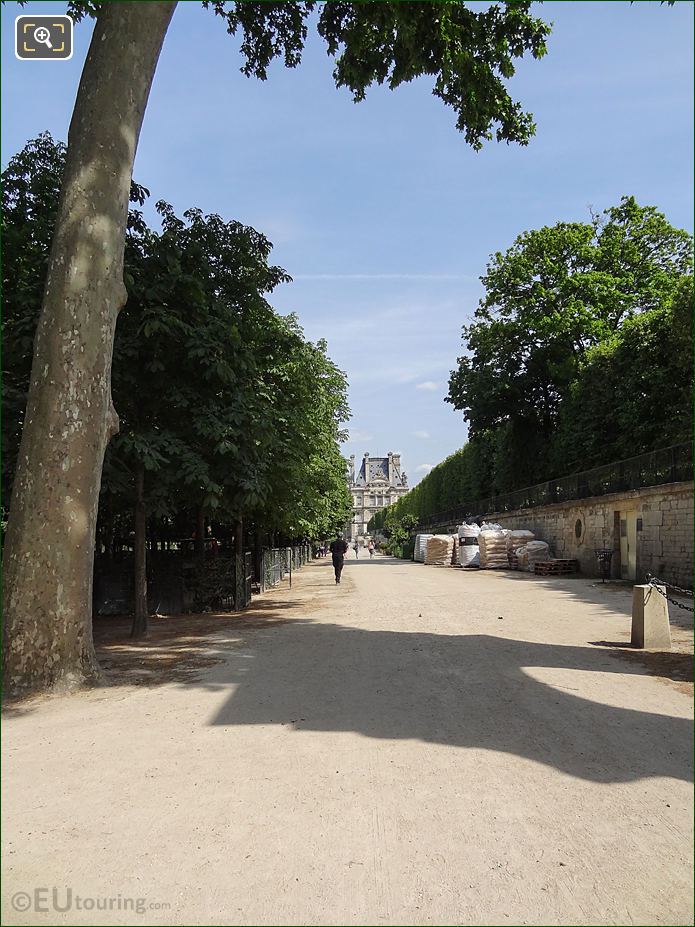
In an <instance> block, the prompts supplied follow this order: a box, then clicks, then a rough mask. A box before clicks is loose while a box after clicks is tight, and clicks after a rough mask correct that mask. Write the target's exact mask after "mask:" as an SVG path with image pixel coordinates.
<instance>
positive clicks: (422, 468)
mask: <svg viewBox="0 0 695 927" xmlns="http://www.w3.org/2000/svg"><path fill="white" fill-rule="evenodd" d="M430 470H434V464H420V465H419V466H417V467H415V472H416V473H429V472H430Z"/></svg>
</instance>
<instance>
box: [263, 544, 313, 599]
mask: <svg viewBox="0 0 695 927" xmlns="http://www.w3.org/2000/svg"><path fill="white" fill-rule="evenodd" d="M310 557H311V548H310V547H309V545H308V544H299V545H297V546H294V547H270V548H265V549H264V550H263V565H262V571H261V583H260V588H261V592H263V591H264V590H265V589H270V588H272V587H273V586H277V585H278V584H279V583H281V582H282V580H283V579H284V578H285V576H286V575H287V574H288V573H290V571H291V570H298V569H299V568H300V567H302V566H303V565H304V564H305V563H306V562H307V560H309V559H310Z"/></svg>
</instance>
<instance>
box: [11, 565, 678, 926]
mask: <svg viewBox="0 0 695 927" xmlns="http://www.w3.org/2000/svg"><path fill="white" fill-rule="evenodd" d="M343 577H344V578H343V582H342V584H341V586H340V587H336V586H335V585H334V584H333V582H332V571H331V567H330V562H329V561H317V562H314V563H312V564H309V565H308V566H307V567H305V568H304V569H303V570H302V571H301V572H300V573H298V574H296V575H295V576H294V578H293V588H292V590H289V589H288V588H287V585H286V584H285V585H284V586H283V587H282V588H281V589H279V590H276V591H275V592H272V593H267V594H266V595H265V596H262V597H261V598H260V599H259V600H258V601H257V603H256V604H255V606H254V609H253V610H252V611H251V612H250V613H246V614H245V615H244V617H243V618H231V619H230V618H220V619H217V620H218V621H219V624H216V623H215V619H213V620H212V621H210V620H208V623H207V624H206V625H205V628H206V629H209V630H206V637H205V640H204V645H205V646H204V648H203V656H204V657H205V660H204V661H203V662H201V664H200V665H199V666H198V668H197V669H196V670H195V671H192V672H191V673H190V674H188V676H186V675H185V674H184V675H181V674H178V675H176V676H172V675H171V674H169V675H167V670H166V669H165V670H164V671H163V672H160V674H159V676H158V677H157V678H156V679H154V678H153V679H152V681H151V684H149V685H130V684H129V685H123V684H121V685H115V686H111V687H108V688H101V689H97V690H94V691H92V692H89V693H86V694H81V695H77V696H74V697H70V698H63V699H51V700H43V701H35V702H33V703H29V704H26V705H24V706H20V707H18V708H16V709H15V710H11V711H9V712H8V713H7V714H6V717H5V721H4V734H5V736H4V738H3V753H4V771H5V782H4V788H5V801H4V812H5V816H6V822H5V826H4V828H3V842H4V870H5V872H4V893H3V894H4V905H5V907H4V911H3V918H2V922H3V923H4V924H138V923H142V924H201V925H202V924H220V925H221V924H244V925H254V924H258V925H276V924H288V925H289V924H292V925H295V924H296V925H300V924H307V925H314V924H316V925H340V924H356V925H360V924H393V925H410V924H433V925H438V924H439V925H444V924H446V925H449V924H452V925H454V924H481V925H485V924H512V925H513V924H538V925H541V924H650V925H651V924H690V923H692V920H693V910H692V899H693V886H692V756H693V745H692V701H691V697H690V693H691V691H692V687H691V686H690V685H689V684H688V683H687V682H684V681H683V678H684V673H685V670H687V666H688V665H689V666H690V668H691V669H692V664H691V663H689V662H688V661H689V658H688V657H687V656H686V655H685V654H686V652H687V651H688V648H689V646H690V645H691V642H692V633H690V632H688V631H687V630H686V627H685V623H683V626H682V628H680V629H675V637H676V642H677V649H678V650H679V651H681V652H680V653H675V654H672V655H658V654H657V655H650V654H638V653H635V652H632V651H630V650H627V649H625V647H624V644H625V642H626V641H627V640H629V608H630V593H629V590H625V589H623V588H616V587H614V586H607V587H604V588H601V586H600V585H595V584H594V583H592V582H591V581H588V580H586V579H559V580H545V579H540V578H534V577H531V576H528V575H523V574H517V573H505V574H496V573H492V572H485V573H463V572H461V571H459V570H454V569H441V568H436V567H425V566H422V565H420V564H412V563H404V562H400V561H395V560H391V559H389V558H385V557H377V558H375V559H374V561H372V562H370V561H369V560H368V559H363V558H360V560H359V561H357V562H355V561H350V562H348V563H347V564H346V567H345V571H344V574H343ZM675 618H676V616H674V619H675ZM679 620H680V616H679ZM170 621H172V620H170ZM190 626H191V622H190V621H189V622H188V624H187V625H186V628H190ZM162 627H164V626H162ZM167 627H168V625H167ZM182 627H183V626H182ZM198 646H199V641H198ZM124 647H125V645H124ZM124 652H125V650H124ZM213 660H214V661H215V662H214V663H213ZM210 664H212V665H210ZM53 887H55V888H56V889H57V893H56V897H55V902H57V906H58V907H63V908H65V907H66V906H69V908H70V910H68V911H59V910H56V904H54V898H53V895H52V889H53ZM35 889H41V890H42V889H46V890H47V891H46V893H45V894H42V893H39V895H35V894H34V892H35ZM68 890H71V891H72V897H70V896H69V894H68ZM17 892H20V893H22V892H28V893H29V895H28V896H27V897H24V896H23V895H21V894H20V895H16V896H15V893H17ZM13 901H14V908H13ZM27 903H28V904H29V907H30V909H29V910H28V911H23V912H22V911H18V910H16V909H15V908H18V907H20V908H21V907H22V906H26V905H27ZM37 904H38V906H39V908H41V907H43V908H45V913H44V911H42V910H37ZM104 908H106V909H104ZM133 909H135V910H133Z"/></svg>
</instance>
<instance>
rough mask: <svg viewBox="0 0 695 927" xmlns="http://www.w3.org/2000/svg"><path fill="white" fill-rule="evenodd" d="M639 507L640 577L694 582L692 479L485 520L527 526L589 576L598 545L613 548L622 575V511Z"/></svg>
mask: <svg viewBox="0 0 695 927" xmlns="http://www.w3.org/2000/svg"><path fill="white" fill-rule="evenodd" d="M625 511H633V512H636V515H637V518H638V519H639V520H638V522H637V577H636V579H637V581H638V582H641V581H643V580H644V578H645V575H646V573H654V574H656V575H657V576H658V577H659V578H660V579H664V580H666V581H667V582H671V583H675V584H676V585H679V586H685V587H686V588H688V589H692V588H693V484H692V483H669V484H667V485H665V486H650V487H646V488H643V489H638V490H632V491H629V492H621V493H613V494H612V495H609V496H594V497H592V498H590V499H581V500H575V501H572V502H563V503H559V504H557V505H548V506H544V507H539V508H533V509H519V510H518V511H515V512H502V513H491V514H488V515H486V516H485V517H486V520H488V521H494V522H498V523H499V524H501V525H502V526H503V527H504V528H528V529H529V530H530V531H533V533H534V534H535V535H536V537H537V538H538V539H539V540H542V541H547V542H548V544H549V545H550V548H551V551H552V554H553V556H555V557H569V558H572V559H575V560H578V561H579V568H580V570H581V572H582V573H585V574H586V575H587V576H598V566H597V562H596V555H595V553H594V549H595V548H599V547H603V548H606V547H607V548H612V549H613V561H612V571H611V575H612V576H613V577H614V578H616V579H619V578H620V577H621V575H622V576H624V571H623V573H621V561H620V513H621V512H625Z"/></svg>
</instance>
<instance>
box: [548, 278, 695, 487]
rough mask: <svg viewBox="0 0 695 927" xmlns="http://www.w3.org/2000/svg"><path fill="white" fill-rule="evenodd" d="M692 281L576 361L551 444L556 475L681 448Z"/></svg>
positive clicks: (688, 402)
mask: <svg viewBox="0 0 695 927" xmlns="http://www.w3.org/2000/svg"><path fill="white" fill-rule="evenodd" d="M692 306H693V280H692V277H684V278H683V279H682V280H681V282H680V285H679V286H678V288H677V290H676V291H675V293H674V294H673V297H672V299H670V300H668V301H665V302H664V304H663V305H661V306H658V307H656V308H653V309H648V310H647V311H646V312H644V313H641V314H640V315H636V316H634V317H632V318H629V319H627V320H626V322H625V323H624V324H623V325H622V326H621V327H620V328H619V329H618V330H617V331H615V332H614V333H613V334H612V335H611V336H610V337H609V338H608V339H606V340H605V341H603V342H601V343H600V344H598V345H596V346H595V347H592V348H590V349H589V350H588V351H587V352H586V354H585V355H584V357H583V358H582V361H581V364H580V367H579V371H578V374H577V377H576V379H575V380H574V382H573V383H572V384H571V386H570V389H569V393H568V395H567V397H566V398H565V400H564V402H563V403H562V406H561V408H560V414H559V419H558V429H557V434H556V435H555V436H554V438H553V442H552V454H553V464H554V466H555V467H556V468H557V472H558V473H565V472H569V471H571V470H584V469H588V468H590V467H593V466H598V465H600V464H603V463H607V462H609V461H611V460H620V459H622V458H626V457H633V456H635V455H637V454H643V453H647V452H648V451H652V450H655V449H657V448H661V447H667V446H670V445H673V444H680V443H685V442H687V441H690V440H691V436H692V426H693V417H692V396H693V350H692Z"/></svg>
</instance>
